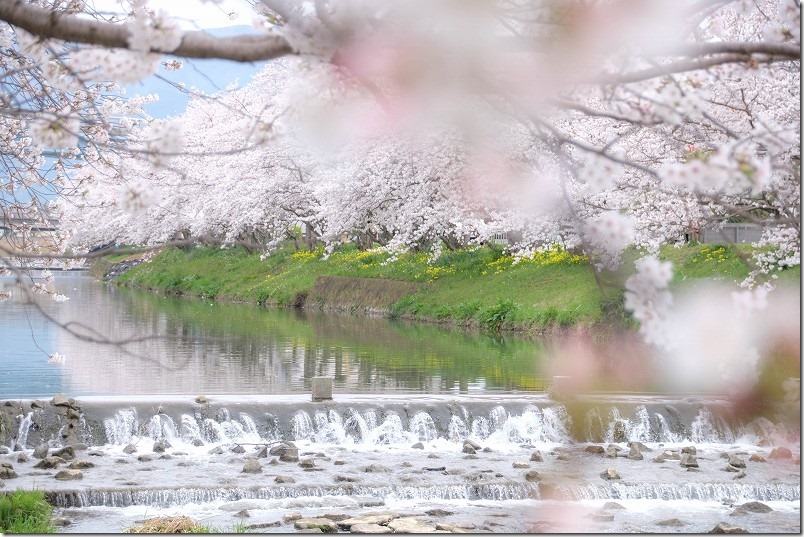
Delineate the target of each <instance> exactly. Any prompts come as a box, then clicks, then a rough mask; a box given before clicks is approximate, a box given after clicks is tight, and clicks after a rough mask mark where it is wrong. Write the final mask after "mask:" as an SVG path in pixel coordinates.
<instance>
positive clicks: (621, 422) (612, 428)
mask: <svg viewBox="0 0 804 537" xmlns="http://www.w3.org/2000/svg"><path fill="white" fill-rule="evenodd" d="M630 434H631V422H630V421H628V420H627V419H625V418H623V417H622V416H621V415H620V410H619V409H618V408H617V407H612V408H611V410H609V426H608V430H607V431H606V436H605V438H604V439H603V441H604V442H609V443H612V442H615V443H618V442H627V441H628V437H629V435H630Z"/></svg>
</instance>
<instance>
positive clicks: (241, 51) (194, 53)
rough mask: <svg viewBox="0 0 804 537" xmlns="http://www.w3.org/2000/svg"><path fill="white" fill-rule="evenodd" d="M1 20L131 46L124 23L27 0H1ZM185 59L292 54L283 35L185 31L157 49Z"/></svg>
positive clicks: (63, 36) (44, 32)
mask: <svg viewBox="0 0 804 537" xmlns="http://www.w3.org/2000/svg"><path fill="white" fill-rule="evenodd" d="M0 20H3V21H5V22H7V23H9V24H11V25H12V26H16V27H17V28H22V29H23V30H25V31H27V32H29V33H31V34H33V35H35V36H37V37H41V38H52V39H60V40H62V41H68V42H71V43H83V44H87V45H99V46H102V47H107V48H118V49H130V46H129V44H128V38H129V31H128V28H126V27H125V26H124V25H121V24H113V23H109V22H101V21H96V20H90V19H84V18H79V17H77V16H75V15H67V14H65V13H59V12H58V11H53V10H50V9H45V8H41V7H38V6H36V5H33V4H29V3H27V2H25V1H24V0H0ZM153 52H162V53H167V54H172V55H174V56H180V57H184V58H220V59H224V60H232V61H236V62H255V61H263V60H271V59H274V58H279V57H282V56H286V55H289V54H292V53H293V50H292V49H291V48H290V45H288V43H287V41H286V40H285V39H284V38H283V37H281V36H270V35H239V36H233V37H214V36H212V35H210V34H208V33H206V32H185V33H184V36H183V37H182V41H181V45H179V47H178V48H176V50H173V51H161V50H154V51H153Z"/></svg>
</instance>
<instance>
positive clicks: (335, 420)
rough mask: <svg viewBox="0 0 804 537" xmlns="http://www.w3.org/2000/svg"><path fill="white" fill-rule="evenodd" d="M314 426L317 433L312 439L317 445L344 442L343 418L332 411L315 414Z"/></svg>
mask: <svg viewBox="0 0 804 537" xmlns="http://www.w3.org/2000/svg"><path fill="white" fill-rule="evenodd" d="M315 425H316V429H317V432H316V433H315V435H314V438H315V441H316V442H318V443H319V444H343V443H344V442H345V441H346V429H345V428H344V426H343V418H341V415H340V414H338V413H337V412H335V411H334V410H330V411H329V412H316V414H315Z"/></svg>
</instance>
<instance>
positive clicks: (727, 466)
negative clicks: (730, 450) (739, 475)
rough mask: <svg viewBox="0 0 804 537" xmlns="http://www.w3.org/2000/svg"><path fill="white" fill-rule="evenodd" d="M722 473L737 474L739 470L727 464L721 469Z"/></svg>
mask: <svg viewBox="0 0 804 537" xmlns="http://www.w3.org/2000/svg"><path fill="white" fill-rule="evenodd" d="M723 471H724V472H739V471H740V470H739V468H735V467H734V466H732V465H731V464H727V465H726V467H725V468H723Z"/></svg>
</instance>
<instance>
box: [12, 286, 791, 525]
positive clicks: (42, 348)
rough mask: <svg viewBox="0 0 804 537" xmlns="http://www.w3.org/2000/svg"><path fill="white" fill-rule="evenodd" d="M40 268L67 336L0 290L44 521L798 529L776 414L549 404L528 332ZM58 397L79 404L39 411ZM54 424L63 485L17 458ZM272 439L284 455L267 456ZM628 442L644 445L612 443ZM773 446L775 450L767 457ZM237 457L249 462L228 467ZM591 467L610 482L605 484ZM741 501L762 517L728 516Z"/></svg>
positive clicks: (666, 400)
mask: <svg viewBox="0 0 804 537" xmlns="http://www.w3.org/2000/svg"><path fill="white" fill-rule="evenodd" d="M9 282H10V280H7V279H6V280H0V285H9ZM57 282H58V285H59V286H60V287H61V289H60V290H61V291H63V292H66V293H67V294H68V295H69V296H70V300H69V301H67V302H64V303H55V302H52V301H42V302H41V304H40V305H41V308H42V309H43V310H44V311H45V312H47V313H48V314H49V315H52V316H53V317H54V318H55V319H58V321H59V322H60V323H69V322H72V323H74V324H73V325H72V328H73V329H74V330H77V331H78V332H79V335H78V336H76V335H74V334H70V333H68V332H67V331H65V330H64V329H62V328H59V327H58V326H56V325H55V324H54V323H53V322H50V321H47V320H45V319H44V318H43V316H42V315H41V313H40V312H39V311H38V310H37V308H36V307H34V305H32V304H25V303H23V302H22V301H21V300H20V296H21V295H20V293H18V292H17V293H15V298H14V299H13V300H12V301H10V302H8V303H5V304H0V341H1V342H2V345H0V363H2V364H3V365H4V367H5V369H4V371H3V374H2V375H0V400H2V399H6V401H4V402H2V404H0V418H2V420H1V422H2V424H4V425H3V427H5V428H0V433H2V434H0V436H2V437H3V439H4V440H3V444H4V445H3V446H0V447H1V448H2V451H0V463H3V464H7V465H12V466H13V467H14V471H15V472H16V474H18V475H17V477H14V478H12V479H9V480H8V483H9V485H10V486H13V487H14V488H23V489H29V488H36V489H40V490H43V491H45V493H46V495H47V497H48V499H49V501H50V502H51V503H52V504H54V505H55V506H57V509H56V514H57V515H58V516H59V517H65V518H66V519H68V520H69V521H70V522H71V524H70V525H68V526H66V527H65V528H64V529H63V530H62V531H67V532H102V533H109V532H119V531H123V530H125V529H126V528H129V527H131V526H132V525H134V524H135V523H136V521H138V520H142V519H144V518H148V517H154V516H160V515H171V516H173V515H189V516H191V517H192V518H193V519H195V520H197V521H200V522H202V523H204V524H207V525H211V526H213V527H217V528H219V529H221V530H224V531H226V530H229V531H233V530H234V529H236V525H237V524H241V526H240V527H242V526H251V530H253V531H265V532H282V533H286V532H292V531H295V529H294V525H293V522H290V521H288V520H287V519H286V517H287V516H288V515H289V514H290V512H292V511H299V512H300V513H301V515H302V516H304V517H311V516H317V515H327V514H328V515H330V516H352V515H361V514H367V513H372V512H375V513H376V512H378V511H379V512H382V513H386V514H387V513H393V514H394V516H405V515H411V516H416V517H418V518H419V519H421V520H425V521H428V520H429V521H430V522H432V524H433V526H432V527H433V529H434V528H435V526H434V524H437V523H438V524H441V525H442V527H458V529H461V528H463V530H464V531H465V530H470V531H472V530H476V531H492V532H505V533H517V532H545V531H546V532H565V531H566V532H587V533H588V532H615V533H622V532H629V533H646V532H684V533H691V532H692V533H704V532H708V531H710V530H711V529H712V528H713V527H714V526H715V524H717V523H719V522H727V523H730V524H736V525H739V526H742V527H744V528H746V529H747V530H748V531H751V532H764V533H800V531H801V524H800V513H801V485H800V467H799V464H798V461H797V460H796V457H799V456H800V445H801V441H800V429H799V428H798V426H797V424H796V423H791V422H790V421H789V420H785V419H784V418H783V416H781V415H776V414H775V413H774V412H770V411H769V413H768V415H767V416H763V417H750V416H746V417H743V416H735V415H734V414H730V413H728V412H725V411H724V410H725V409H726V408H727V405H726V403H725V401H724V400H722V399H719V398H717V397H683V396H665V395H660V394H653V395H635V394H630V395H628V394H619V395H618V394H608V395H602V394H601V395H596V396H589V397H588V398H580V399H578V400H575V401H572V402H571V403H567V404H563V403H559V402H556V401H553V400H551V399H550V398H549V397H547V396H546V395H545V394H544V393H542V391H541V390H542V389H543V387H544V385H543V380H542V379H541V378H540V372H539V368H540V361H541V356H542V354H543V345H542V344H541V343H539V342H534V341H529V340H525V339H516V338H493V337H490V336H488V335H484V334H479V333H463V332H460V331H456V330H446V329H441V328H438V327H433V326H412V325H409V324H405V323H400V322H391V321H386V320H383V319H370V318H353V317H349V316H342V315H331V314H330V315H323V314H304V313H301V312H297V311H281V310H280V311H273V310H264V309H261V308H256V307H253V306H244V305H232V304H211V303H209V302H205V301H200V300H181V299H174V298H166V297H161V296H158V295H154V294H150V293H143V292H137V291H132V290H128V289H119V288H115V287H110V286H106V285H104V284H102V283H99V282H96V281H94V280H92V279H91V278H90V277H88V276H87V275H83V274H74V273H72V274H61V275H59V278H58V279H57ZM82 336H83V337H82ZM86 336H92V337H94V338H97V337H106V338H109V339H111V340H114V341H117V342H119V343H120V344H112V345H110V344H97V343H91V342H88V341H86ZM154 336H155V337H154ZM51 353H59V354H62V355H64V356H65V358H64V360H59V361H53V362H51V361H49V360H48V355H49V354H51ZM315 376H329V377H332V378H334V379H335V390H334V392H335V393H334V395H335V397H334V400H333V401H325V402H313V401H311V397H310V394H309V379H310V378H311V377H315ZM55 392H64V393H66V394H68V395H69V396H72V397H75V401H72V402H69V401H67V402H65V401H60V402H59V404H58V406H56V405H52V404H48V402H47V400H48V399H50V397H51V396H52V395H53V394H54V393H55ZM200 395H204V396H206V397H204V398H199V397H197V396H200ZM12 399H13V400H12ZM35 399H45V401H41V400H40V401H36V400H35ZM51 402H54V403H55V402H56V400H55V399H54V400H52V401H51ZM15 420H16V421H15ZM12 424H14V425H12ZM8 425H11V427H10V428H9V427H8ZM70 435H73V436H72V438H73V440H71V441H70V442H73V443H74V444H75V445H76V447H77V450H76V452H75V457H76V459H78V461H79V462H81V463H82V464H84V466H82V468H83V469H82V471H83V477H82V479H80V480H78V481H62V480H60V479H57V478H56V472H57V471H59V470H61V469H63V468H65V467H66V466H67V465H68V464H70V462H69V461H68V462H65V463H61V465H60V466H59V467H58V468H55V469H45V470H42V469H40V468H39V467H37V466H36V465H37V464H38V463H39V461H38V459H37V458H35V457H34V450H33V448H34V447H36V446H41V445H43V444H44V445H47V446H49V447H50V448H51V454H53V451H54V450H56V449H58V448H60V447H62V446H63V445H64V443H65V439H66V438H70ZM280 442H293V443H295V446H296V449H298V455H299V458H300V459H301V461H298V462H297V461H293V460H282V459H281V457H276V456H271V455H270V454H268V453H266V452H265V451H264V450H266V449H267V448H270V447H275V446H277V445H278V444H279V443H280ZM631 442H639V443H642V445H643V447H644V448H645V451H644V457H643V458H629V457H628V456H626V455H630V450H633V449H634V448H633V446H631V445H630V443H631ZM467 443H468V444H467ZM591 444H594V445H595V447H607V448H608V451H607V452H606V453H605V454H603V453H599V452H595V451H594V450H593V451H589V450H588V449H587V448H590V447H592V446H591ZM157 445H161V447H162V448H164V449H165V451H164V452H163V451H162V449H161V448H160V449H157ZM467 445H469V446H470V447H471V446H472V445H475V446H477V449H475V448H472V449H471V450H467ZM78 446H80V447H78ZM693 446H694V447H695V448H696V452H695V453H696V457H697V461H698V464H699V467H694V468H687V467H686V466H684V465H682V464H681V463H680V460H681V459H680V457H681V453H680V452H681V450H682V449H691V447H693ZM778 446H783V447H785V448H788V449H789V450H790V451H789V452H788V456H787V457H786V458H778V457H773V456H772V455H771V454H772V450H773V448H774V447H778ZM615 447H616V449H615ZM14 449H16V450H20V451H23V452H24V453H25V457H23V458H20V457H19V453H17V451H13V450H14ZM639 449H640V450H641V449H642V448H639ZM612 450H614V453H613V454H612V453H611V452H612ZM618 450H619V451H618ZM472 451H475V452H474V453H473V452H472ZM598 451H602V450H600V449H599V450H598ZM536 452H538V454H539V457H538V458H537V457H535V455H536ZM668 453H669V454H670V456H668V458H666V459H665V458H664V457H658V458H656V455H658V454H668ZM731 457H737V458H738V459H740V460H742V461H743V462H744V463H745V467H744V471H743V472H742V473H741V474H737V473H736V471H735V469H731V470H728V468H727V467H728V466H729V463H730V462H731V460H732V459H731ZM249 458H254V460H256V461H258V462H259V464H260V470H259V472H258V473H247V472H244V471H243V470H244V465H245V464H246V462H247V460H248V459H249ZM85 463H91V464H85ZM608 469H613V470H616V471H617V472H618V473H619V474H620V475H621V479H617V480H611V481H609V480H606V479H603V478H602V476H601V471H603V470H608ZM727 470H728V471H727ZM532 471H536V472H537V473H538V477H537V478H533V476H532V475H530V472H532ZM614 501H616V504H614V506H612V503H611V502H614ZM756 501H761V502H763V503H764V504H765V506H764V509H766V510H767V509H768V508H770V509H771V511H768V512H740V510H739V509H737V508H738V507H739V506H740V505H742V504H745V503H747V502H756ZM456 525H457V526H456Z"/></svg>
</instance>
